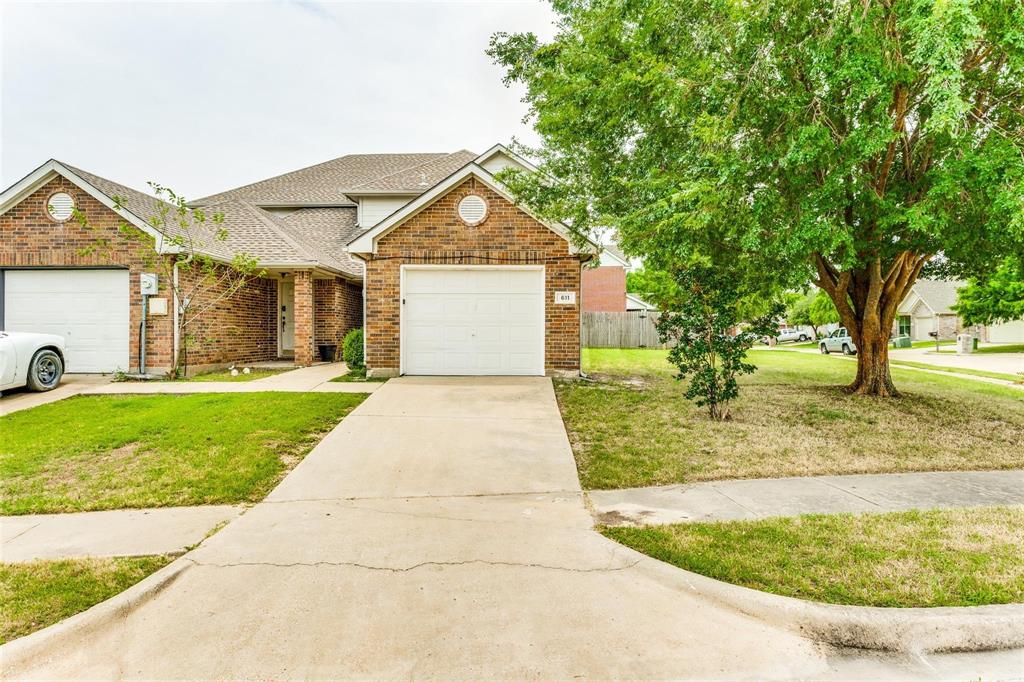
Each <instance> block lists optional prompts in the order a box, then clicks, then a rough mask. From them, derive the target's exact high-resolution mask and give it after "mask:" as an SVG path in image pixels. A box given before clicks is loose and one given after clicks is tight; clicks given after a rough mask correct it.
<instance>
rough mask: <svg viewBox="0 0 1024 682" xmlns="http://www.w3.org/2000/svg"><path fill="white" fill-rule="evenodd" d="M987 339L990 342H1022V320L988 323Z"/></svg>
mask: <svg viewBox="0 0 1024 682" xmlns="http://www.w3.org/2000/svg"><path fill="white" fill-rule="evenodd" d="M988 340H989V341H991V342H992V343H1024V320H1013V321H1011V322H1003V323H1001V324H993V325H989V328H988Z"/></svg>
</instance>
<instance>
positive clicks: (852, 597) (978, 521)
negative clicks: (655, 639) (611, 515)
mask: <svg viewBox="0 0 1024 682" xmlns="http://www.w3.org/2000/svg"><path fill="white" fill-rule="evenodd" d="M602 532H603V533H604V534H605V535H607V536H608V537H610V538H612V539H614V540H617V541H618V542H621V543H623V544H625V545H628V546H629V547H632V548H633V549H636V550H638V551H640V552H643V553H644V554H648V555H650V556H652V557H654V558H656V559H660V560H661V561H665V562H667V563H670V564H674V565H676V566H679V567H680V568H684V569H686V570H688V571H693V572H695V573H700V574H702V575H706V576H709V577H711V578H715V579H717V580H724V581H726V582H730V583H734V584H736V585H743V586H744V587H751V588H753V589H756V590H763V591H765V592H772V593H775V594H781V595H785V596H789V597H799V598H802V599H812V600H815V601H823V602H829V603H833V604H849V605H857V606H898V607H912V606H926V607H932V606H979V605H983V604H1007V603H1014V602H1016V603H1019V602H1024V552H1022V551H1021V548H1022V547H1024V507H993V508H981V509H948V510H934V511H925V512H922V511H911V512H898V513H892V514H866V515H861V516H854V515H850V514H839V515H833V516H825V515H810V516H801V517H797V518H774V519H764V520H760V521H727V522H720V523H694V524H675V525H671V526H648V527H645V528H629V527H616V528H603V529H602Z"/></svg>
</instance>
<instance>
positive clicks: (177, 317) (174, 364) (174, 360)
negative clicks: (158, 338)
mask: <svg viewBox="0 0 1024 682" xmlns="http://www.w3.org/2000/svg"><path fill="white" fill-rule="evenodd" d="M171 273H172V278H171V279H172V281H173V285H172V288H173V292H172V293H173V294H174V330H173V333H172V338H173V341H172V347H171V371H172V372H173V371H175V370H177V369H178V353H179V352H180V348H179V346H180V344H181V339H180V334H179V331H178V330H179V324H180V322H181V306H180V305H179V304H178V263H177V262H175V263H174V265H173V266H172V267H171Z"/></svg>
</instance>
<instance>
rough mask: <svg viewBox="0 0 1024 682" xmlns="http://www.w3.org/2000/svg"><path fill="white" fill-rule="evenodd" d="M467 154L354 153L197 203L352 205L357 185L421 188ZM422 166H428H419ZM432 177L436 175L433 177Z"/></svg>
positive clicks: (384, 189) (372, 188)
mask: <svg viewBox="0 0 1024 682" xmlns="http://www.w3.org/2000/svg"><path fill="white" fill-rule="evenodd" d="M467 156H469V160H472V158H473V154H472V152H467V151H465V150H463V151H459V152H455V153H454V154H449V153H438V154H349V155H347V156H342V157H339V158H337V159H332V160H330V161H325V162H323V163H319V164H317V165H315V166H309V167H308V168H300V169H299V170H295V171H291V172H289V173H284V174H283V175H277V176H275V177H272V178H267V179H266V180H260V181H259V182H254V183H251V184H249V185H244V186H242V187H236V188H235V189H231V190H227V191H225V192H220V193H219V194H214V195H211V196H208V197H204V198H202V199H198V200H196V201H194V202H193V203H194V204H196V205H203V204H211V203H217V202H219V201H224V200H227V199H239V200H242V201H247V202H250V203H253V204H258V205H261V206H288V205H301V204H305V205H314V206H317V205H319V206H346V205H354V202H353V201H352V199H351V198H350V197H349V196H348V193H349V192H351V191H353V190H356V189H357V188H361V189H362V191H365V192H370V193H373V192H398V193H404V192H410V193H414V194H419V193H422V192H423V191H425V190H426V189H428V187H430V186H432V185H433V184H434V183H436V182H437V180H440V179H441V178H444V177H446V176H447V175H450V174H451V173H453V172H454V171H455V170H457V169H458V168H460V167H461V166H464V165H465V164H466V163H468V162H469V160H466V157H467ZM420 167H422V170H419V171H415V172H414V169H416V168H420ZM420 173H424V174H426V175H427V182H429V183H430V184H429V185H428V186H426V187H424V186H421V185H420V181H421V175H420ZM431 178H436V179H434V180H433V181H431ZM375 183H379V184H375Z"/></svg>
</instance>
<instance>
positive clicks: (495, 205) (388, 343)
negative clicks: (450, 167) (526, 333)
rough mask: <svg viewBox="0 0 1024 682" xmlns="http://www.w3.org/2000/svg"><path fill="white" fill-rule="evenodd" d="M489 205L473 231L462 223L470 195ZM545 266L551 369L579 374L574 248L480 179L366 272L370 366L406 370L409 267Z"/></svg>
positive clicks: (398, 233) (420, 217)
mask: <svg viewBox="0 0 1024 682" xmlns="http://www.w3.org/2000/svg"><path fill="white" fill-rule="evenodd" d="M470 193H473V194H478V195H480V196H481V197H483V198H484V199H485V200H486V201H487V204H488V214H487V217H486V219H485V220H484V221H483V222H482V223H480V224H479V225H476V226H474V227H469V226H467V225H465V224H464V223H463V222H462V221H461V220H460V219H459V217H458V213H457V211H456V206H457V204H458V202H459V201H460V200H461V199H462V198H463V197H464V196H466V195H467V194H470ZM406 263H409V264H412V263H418V264H420V263H428V264H429V263H433V264H445V265H454V264H466V265H470V264H473V265H477V264H483V265H544V267H545V279H546V281H545V293H544V300H545V322H546V333H545V341H544V361H545V366H546V369H548V370H549V371H552V370H578V369H579V357H580V347H579V344H580V309H579V305H578V301H579V299H580V296H579V290H580V261H579V259H578V258H577V257H576V256H575V255H573V254H571V253H569V245H568V243H567V242H566V241H565V240H564V239H562V238H561V237H559V236H558V235H556V234H554V233H553V232H551V230H549V229H548V228H546V227H544V226H543V225H541V224H540V223H538V222H537V221H536V220H534V219H533V218H531V217H530V216H529V215H527V214H526V213H524V212H523V211H521V210H519V209H518V208H516V207H515V206H514V205H513V204H511V203H509V202H508V201H506V200H505V199H504V198H502V197H501V196H500V195H498V194H496V193H495V192H493V191H491V190H490V189H489V188H488V187H487V186H486V185H484V184H483V183H481V182H479V181H478V180H476V179H475V178H469V179H467V180H466V181H465V182H464V183H462V184H461V185H459V186H458V187H456V188H454V189H453V190H452V191H450V192H449V193H448V194H446V195H445V196H443V197H441V198H439V199H437V200H436V201H435V202H434V203H433V204H431V205H430V206H428V207H427V208H425V209H424V210H422V211H421V212H420V213H418V214H417V215H415V216H413V217H412V218H410V219H409V220H407V221H406V222H405V223H404V224H403V225H401V226H400V227H398V228H396V229H395V230H393V231H392V232H391V233H389V234H388V235H387V236H385V237H384V238H382V239H381V240H380V241H379V242H378V246H377V254H376V256H374V258H373V259H372V260H370V261H369V262H368V263H367V264H366V275H365V276H366V284H365V286H366V313H367V314H366V322H367V324H366V346H367V357H366V361H367V366H368V367H370V368H372V369H376V370H397V369H398V367H399V357H400V349H399V310H400V300H399V291H400V283H399V272H400V267H401V266H402V265H403V264H406ZM555 291H574V292H576V294H577V296H576V299H577V304H575V305H555V304H554V303H553V301H554V294H555Z"/></svg>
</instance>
